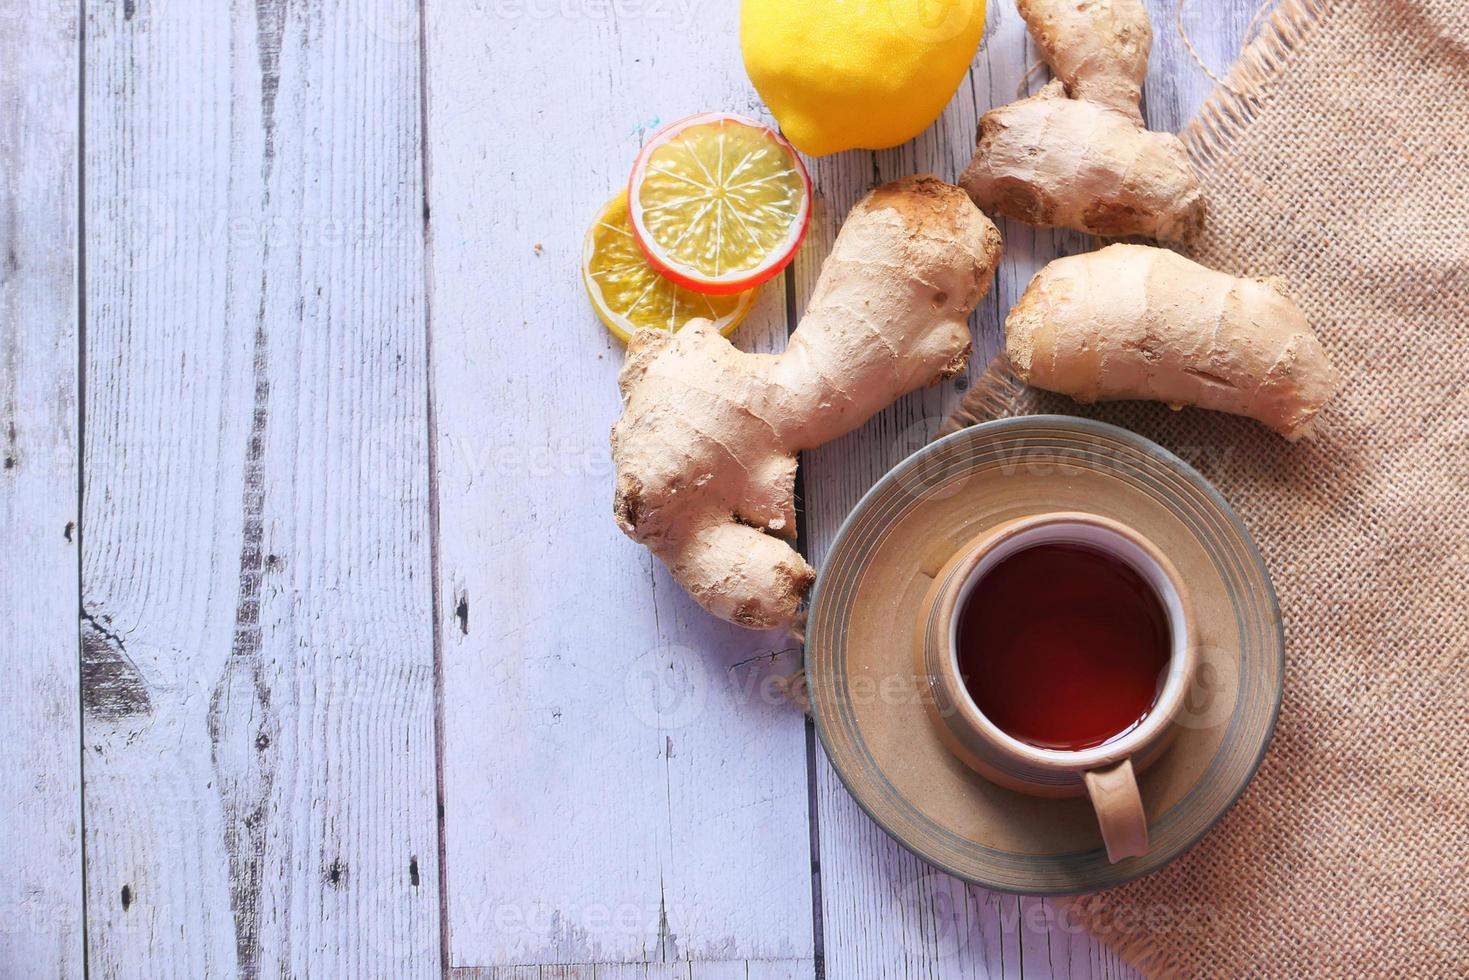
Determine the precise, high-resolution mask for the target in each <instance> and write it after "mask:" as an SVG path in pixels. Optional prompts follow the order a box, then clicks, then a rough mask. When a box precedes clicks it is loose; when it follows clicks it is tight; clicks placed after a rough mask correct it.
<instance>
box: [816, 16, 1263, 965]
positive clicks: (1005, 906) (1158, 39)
mask: <svg viewBox="0 0 1469 980" xmlns="http://www.w3.org/2000/svg"><path fill="white" fill-rule="evenodd" d="M1173 2H1174V0H1150V4H1149V7H1150V12H1151V14H1152V16H1153V18H1154V33H1155V45H1154V56H1153V61H1152V65H1151V71H1150V75H1149V85H1148V90H1147V93H1146V104H1147V108H1148V114H1149V118H1150V121H1151V122H1152V125H1154V126H1155V127H1158V128H1167V129H1177V128H1179V127H1181V126H1182V124H1183V123H1184V122H1185V121H1186V119H1187V118H1188V117H1189V116H1190V115H1191V114H1192V113H1193V111H1194V110H1195V109H1196V108H1197V106H1198V105H1199V104H1200V103H1202V101H1203V99H1204V98H1205V96H1206V95H1207V94H1208V92H1209V91H1210V90H1211V89H1212V85H1213V83H1212V82H1210V81H1209V80H1208V78H1207V76H1205V75H1204V74H1203V73H1202V72H1201V71H1199V70H1198V69H1197V68H1196V67H1195V66H1194V64H1193V62H1192V60H1191V59H1189V56H1188V54H1187V52H1186V50H1185V49H1184V47H1183V45H1182V44H1181V42H1180V41H1179V40H1178V38H1177V35H1176V32H1175V29H1174V21H1173V13H1174V5H1173ZM1193 6H1195V7H1197V8H1199V9H1198V10H1195V11H1193V12H1191V13H1190V14H1189V15H1188V17H1187V19H1186V23H1187V24H1188V26H1189V27H1190V29H1191V36H1192V37H1193V40H1194V43H1195V46H1196V47H1197V48H1198V49H1199V51H1200V53H1201V54H1202V55H1203V56H1204V57H1205V58H1206V59H1207V60H1210V61H1212V62H1213V64H1214V65H1215V66H1227V65H1228V64H1229V63H1230V62H1231V61H1232V60H1233V53H1234V51H1235V50H1236V49H1237V46H1238V42H1237V40H1230V39H1231V38H1238V37H1239V35H1240V34H1241V33H1242V32H1243V30H1244V27H1245V24H1246V23H1247V22H1248V20H1249V19H1250V16H1252V15H1253V9H1248V10H1247V9H1246V7H1247V6H1248V0H1231V3H1229V4H1227V5H1226V4H1205V3H1197V4H1194V5H1193ZM989 21H990V23H989V29H988V31H987V35H986V41H985V44H984V47H983V49H982V50H981V52H980V54H979V56H978V58H977V59H976V63H975V67H974V69H973V70H972V71H971V72H970V77H969V79H968V81H967V82H966V83H965V85H964V86H962V87H961V88H960V91H959V93H958V95H957V96H956V98H955V100H954V102H953V103H951V104H950V106H949V107H948V109H947V110H946V112H945V113H944V116H943V117H942V119H941V120H940V121H939V123H938V124H937V125H936V126H935V127H933V128H932V129H930V130H929V131H928V132H927V133H925V134H924V135H923V136H921V137H919V139H918V140H916V141H915V142H914V143H912V144H909V145H908V146H905V147H901V148H899V149H897V150H892V151H884V152H881V153H877V154H865V155H864V154H857V153H850V154H844V155H840V156H837V157H832V158H827V159H824V160H821V161H818V162H817V164H816V165H815V166H814V168H813V176H814V177H815V179H816V180H817V183H818V185H819V189H820V193H821V196H822V197H823V199H824V207H823V208H822V209H821V211H820V212H819V214H818V220H817V222H815V223H814V225H813V230H812V236H811V238H812V245H811V246H810V247H808V248H807V249H806V250H805V251H804V252H803V254H802V256H801V258H800V259H799V260H798V266H797V271H796V275H795V284H796V298H797V300H798V305H799V306H804V304H805V301H806V297H807V296H808V295H809V292H810V290H811V288H812V287H813V286H814V283H815V277H816V274H817V272H818V271H819V268H820V262H821V260H822V259H823V258H824V256H825V254H826V252H827V250H828V249H829V248H830V244H831V241H832V240H833V238H834V236H835V231H836V229H837V228H838V227H839V225H840V220H841V218H842V217H843V216H844V215H845V213H846V211H847V209H848V208H849V207H850V206H851V204H852V203H854V202H855V200H856V199H857V197H859V196H860V195H861V193H862V192H863V191H865V190H866V189H867V188H868V187H870V186H872V185H873V184H875V183H877V182H879V181H881V180H887V179H892V178H894V177H897V176H901V175H903V174H906V173H912V172H915V171H929V172H934V173H937V174H938V175H939V176H941V177H943V178H945V179H947V180H954V179H955V178H956V177H957V175H958V174H959V172H960V171H961V170H962V169H963V167H964V166H965V165H966V164H967V163H968V161H969V159H970V156H971V155H972V152H973V145H974V134H975V128H976V124H977V121H978V117H979V115H982V114H983V113H984V112H985V111H986V110H987V109H988V108H990V107H992V106H996V105H1001V104H1003V103H1006V102H1010V101H1013V100H1014V98H1015V97H1016V90H1017V86H1018V85H1019V84H1020V83H1021V80H1022V77H1023V76H1024V75H1025V73H1026V71H1027V69H1028V68H1029V67H1030V66H1032V65H1033V64H1035V62H1036V61H1037V60H1038V55H1037V53H1036V51H1035V48H1034V46H1033V45H1032V44H1031V43H1030V41H1029V38H1028V36H1027V34H1026V30H1025V25H1024V22H1023V21H1022V20H1021V19H1020V17H1019V15H1018V13H1017V12H1016V11H1015V9H1014V7H1013V6H1012V5H1011V4H1009V3H1006V2H1003V0H1002V2H998V3H993V4H991V7H990V11H989ZM1217 70H1218V68H1217V67H1216V71H1217ZM1045 77H1046V76H1045V71H1044V69H1043V68H1042V69H1040V70H1039V71H1038V74H1037V75H1036V76H1034V77H1033V80H1032V82H1031V90H1032V91H1033V90H1034V89H1035V87H1037V86H1038V85H1039V84H1041V83H1042V82H1043V81H1044V79H1045ZM999 224H1000V227H1001V231H1002V233H1003V235H1004V239H1005V250H1006V251H1005V258H1004V261H1003V262H1002V265H1001V268H1000V270H999V273H998V276H997V279H996V283H995V288H994V289H993V290H992V292H991V294H990V296H989V297H988V298H987V300H986V301H985V302H984V303H983V304H982V305H981V308H980V310H979V311H978V312H977V314H976V317H975V334H976V335H975V355H974V357H973V359H972V361H971V364H970V369H969V373H968V377H966V378H961V379H956V381H954V382H951V383H950V384H949V385H947V386H944V387H941V388H939V389H936V390H931V391H927V392H921V393H916V394H914V395H912V396H910V397H909V398H907V399H905V400H903V401H902V402H901V403H899V404H898V405H896V406H894V407H893V408H892V409H890V410H888V411H887V412H884V413H882V414H881V415H880V416H878V417H877V418H876V419H874V420H873V421H872V422H871V423H869V424H868V425H867V426H865V427H863V428H862V429H860V430H859V431H857V432H855V433H852V434H851V435H849V436H847V437H846V438H844V439H841V440H838V441H837V442H835V443H832V444H831V445H829V446H826V447H823V448H822V449H820V450H817V451H816V452H813V453H808V454H807V455H806V457H805V458H804V460H803V467H804V469H803V474H804V480H805V490H806V531H807V535H808V538H807V540H808V542H809V547H810V552H811V556H812V557H813V558H814V559H815V560H817V561H819V560H820V559H821V558H822V557H823V556H824V555H825V553H826V551H827V549H828V548H829V547H830V545H831V542H832V539H833V537H834V535H835V533H836V530H837V528H838V527H839V526H840V523H841V521H842V519H843V518H844V517H845V516H846V514H847V513H848V512H849V511H850V509H851V508H852V507H853V506H854V505H855V504H856V502H857V500H858V499H859V498H860V497H861V495H862V494H863V493H864V492H866V490H867V489H868V488H869V487H870V486H871V485H872V484H873V483H874V482H875V481H876V480H877V479H878V478H879V477H880V476H881V475H882V474H883V473H884V472H886V471H887V470H888V469H889V468H891V467H892V466H894V465H896V464H897V463H898V462H899V461H900V460H902V459H903V457H905V456H906V455H908V454H909V453H911V452H913V451H915V450H916V449H918V448H920V447H921V446H922V445H923V444H924V443H926V442H927V441H928V440H929V439H930V438H932V436H933V435H934V434H935V433H936V431H937V429H938V427H939V426H940V425H941V424H942V422H943V420H944V419H945V418H946V417H947V416H948V414H949V413H950V412H951V411H952V410H953V409H954V408H955V407H957V405H958V403H959V401H960V400H961V399H962V397H963V391H964V389H966V388H967V387H968V384H969V382H970V381H971V380H972V379H973V378H974V377H976V376H978V375H979V374H980V373H982V372H983V370H984V368H985V366H986V365H987V363H988V361H989V360H990V358H991V357H992V356H993V355H994V353H996V352H997V351H998V350H999V347H1000V344H1001V337H1002V333H1001V330H1002V324H1003V318H1004V314H1005V312H1007V311H1008V310H1009V308H1010V306H1011V305H1013V303H1014V302H1015V300H1017V299H1018V298H1019V296H1020V294H1021V293H1022V292H1023V291H1024V289H1025V286H1026V285H1027V284H1028V283H1029V280H1030V277H1031V276H1032V275H1033V274H1034V273H1035V272H1036V271H1037V270H1038V269H1039V268H1040V267H1041V266H1042V265H1044V264H1045V263H1046V262H1048V261H1050V259H1052V258H1054V257H1056V256H1058V255H1064V254H1072V253H1075V252H1080V251H1085V250H1087V249H1089V248H1091V247H1093V245H1094V242H1093V240H1091V239H1090V238H1088V237H1087V236H1084V235H1080V234H1077V233H1074V232H1069V231H1064V230H1063V231H1053V230H1046V229H1035V228H1030V227H1028V226H1026V225H1024V224H1021V223H1019V222H1014V221H1000V222H999ZM815 775H816V782H817V804H816V811H817V813H816V820H817V823H818V828H819V836H820V851H821V892H822V924H823V939H824V947H825V961H826V967H827V975H828V976H832V977H842V978H844V980H845V978H853V980H868V978H871V980H877V978H897V977H910V976H925V977H927V976H941V977H944V978H946V980H947V978H950V977H953V978H962V977H974V978H979V977H1002V976H1003V977H1020V976H1023V977H1051V976H1055V977H1074V978H1085V977H1103V976H1105V977H1112V976H1123V975H1128V971H1127V968H1126V967H1125V965H1124V964H1122V963H1121V962H1120V961H1119V960H1118V959H1117V957H1116V956H1115V954H1113V953H1111V952H1110V951H1109V950H1107V949H1106V948H1105V947H1104V946H1102V945H1101V944H1100V943H1099V942H1098V941H1097V940H1095V939H1094V938H1092V937H1090V936H1088V935H1086V934H1085V933H1083V932H1081V931H1080V930H1078V929H1077V928H1076V927H1075V925H1074V923H1071V922H1070V921H1069V920H1067V919H1066V918H1065V917H1064V915H1063V914H1062V913H1061V912H1060V911H1059V910H1058V908H1057V907H1055V906H1054V904H1053V903H1050V902H1042V901H1040V900H1033V899H1024V900H1021V899H1017V898H1015V897H1014V896H1006V895H999V894H994V893H990V892H987V891H985V890H984V889H981V888H977V887H974V886H969V885H966V884H964V883H963V882H959V881H956V880H954V879H952V878H949V877H948V876H946V875H943V874H940V873H938V872H936V871H934V870H933V869H931V868H929V867H928V866H927V865H925V864H924V863H922V862H921V861H919V860H918V859H916V858H914V857H913V856H912V855H910V854H908V853H907V852H906V851H904V850H902V849H901V848H899V847H898V846H897V845H896V844H894V843H893V842H892V841H891V840H889V839H888V838H887V837H886V836H885V835H884V834H883V833H882V831H881V830H880V829H879V828H877V827H876V826H875V825H874V824H873V823H872V821H871V820H870V819H868V818H867V816H866V815H865V814H863V813H862V812H861V810H860V809H858V807H857V806H856V805H855V804H854V803H853V802H852V800H851V798H850V797H849V796H848V795H847V793H846V790H845V789H844V788H843V787H842V786H841V783H840V781H839V780H838V779H837V777H836V775H835V773H834V772H833V771H832V769H831V767H830V764H829V763H828V762H827V761H826V759H825V756H824V754H822V753H820V752H819V750H818V761H817V769H816V774H815Z"/></svg>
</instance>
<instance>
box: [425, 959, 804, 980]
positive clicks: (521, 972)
mask: <svg viewBox="0 0 1469 980" xmlns="http://www.w3.org/2000/svg"><path fill="white" fill-rule="evenodd" d="M812 973H813V964H812V962H811V960H809V959H802V960H734V961H727V962H722V963H721V962H716V961H711V960H699V961H695V960H674V961H667V962H657V963H578V964H566V965H560V966H502V967H492V968H480V967H460V968H457V969H455V970H453V971H452V972H451V973H450V976H451V977H452V978H453V980H806V978H809V977H811V976H812Z"/></svg>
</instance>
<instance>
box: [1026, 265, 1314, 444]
mask: <svg viewBox="0 0 1469 980" xmlns="http://www.w3.org/2000/svg"><path fill="white" fill-rule="evenodd" d="M1005 347H1006V353H1007V354H1008V356H1009V359H1010V363H1011V366H1012V368H1013V369H1014V371H1015V373H1016V374H1017V375H1018V376H1019V377H1020V379H1021V380H1023V381H1025V382H1027V383H1028V384H1032V385H1035V386H1036V387H1037V388H1045V389H1047V390H1050V391H1057V392H1060V393H1062V394H1065V395H1070V396H1072V397H1073V398H1075V399H1077V400H1078V401H1082V402H1092V401H1107V400H1113V399H1124V398H1144V399H1153V400H1157V401H1163V402H1167V403H1168V404H1169V405H1170V406H1172V407H1173V408H1182V407H1183V406H1185V405H1197V406H1199V407H1201V408H1209V409H1213V410H1215V411H1219V412H1231V413H1233V414H1235V415H1245V416H1248V417H1250V418H1253V419H1258V420H1259V421H1261V422H1263V423H1265V424H1266V425H1268V426H1270V427H1271V428H1272V429H1275V430H1276V431H1277V432H1280V433H1281V434H1283V435H1284V436H1286V437H1287V438H1289V439H1297V438H1299V437H1300V436H1302V435H1304V434H1306V433H1307V432H1308V431H1309V428H1310V425H1311V421H1312V419H1313V418H1315V416H1316V413H1317V412H1319V411H1320V410H1321V408H1322V406H1323V405H1325V404H1326V403H1327V401H1329V400H1330V399H1331V396H1332V394H1333V393H1334V392H1335V390H1336V386H1337V382H1338V375H1337V373H1336V371H1335V370H1334V369H1333V368H1332V367H1331V365H1330V364H1329V363H1327V360H1326V353H1325V352H1324V351H1323V350H1322V349H1321V344H1320V343H1319V342H1318V341H1317V339H1316V336H1315V334H1313V333H1312V332H1311V328H1310V326H1309V325H1308V324H1307V323H1306V317H1305V314H1303V313H1302V312H1301V310H1300V308H1299V307H1298V306H1296V304H1295V303H1294V302H1292V301H1291V300H1290V299H1289V298H1288V297H1286V296H1285V295H1284V294H1283V293H1282V292H1281V291H1280V289H1279V288H1278V286H1277V282H1276V281H1275V280H1271V279H1236V278H1235V277H1233V276H1230V275H1226V274H1225V273H1223V272H1215V271H1214V270H1213V269H1208V268H1205V267H1204V266H1202V265H1199V264H1198V263H1197V262H1191V261H1189V260H1188V259H1186V258H1184V257H1183V256H1181V255H1178V254H1176V253H1174V252H1170V251H1168V250H1166V249H1161V248H1151V247H1148V246H1145V245H1111V246H1109V247H1107V248H1104V249H1102V250H1101V251H1098V252H1090V253H1087V254H1085V255H1075V256H1072V257H1070V258H1064V259H1057V260H1056V261H1055V262H1052V263H1051V264H1050V265H1048V266H1046V267H1045V268H1044V269H1042V270H1041V271H1040V272H1039V273H1038V274H1037V275H1036V277H1035V278H1034V279H1033V280H1031V283H1030V286H1029V287H1028V288H1027V289H1026V290H1025V295H1024V296H1022V297H1021V298H1020V302H1019V303H1017V304H1016V305H1015V307H1014V309H1012V310H1011V311H1010V316H1009V317H1008V318H1007V319H1006V321H1005Z"/></svg>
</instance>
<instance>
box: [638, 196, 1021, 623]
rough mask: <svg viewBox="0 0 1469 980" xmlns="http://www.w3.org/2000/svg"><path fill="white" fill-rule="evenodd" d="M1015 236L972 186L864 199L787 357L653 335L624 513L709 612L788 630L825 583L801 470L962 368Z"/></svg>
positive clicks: (689, 329) (642, 338) (645, 358)
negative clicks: (806, 554)
mask: <svg viewBox="0 0 1469 980" xmlns="http://www.w3.org/2000/svg"><path fill="white" fill-rule="evenodd" d="M999 256H1000V235H999V232H998V231H997V230H996V229H995V226H994V225H993V224H991V223H990V221H989V219H988V218H986V217H985V216H984V215H983V214H982V213H980V211H979V210H978V209H977V208H975V206H974V205H973V204H972V203H970V201H969V199H968V198H967V197H966V196H965V195H964V193H963V192H962V191H960V190H959V189H958V188H957V187H953V186H951V185H949V184H945V183H942V182H941V181H939V180H937V179H936V178H933V177H910V178H906V179H904V180H900V181H897V182H895V183H891V184H887V185H884V186H882V187H879V188H878V189H877V190H875V191H873V192H871V193H870V194H868V195H867V196H866V197H865V198H863V199H862V200H861V201H860V202H858V204H857V205H856V207H854V208H853V209H852V213H851V214H850V215H849V216H848V218H847V222H846V224H845V225H844V226H843V228H842V230H841V233H840V234H839V235H838V236H837V240H836V244H835V245H834V247H833V249H832V252H831V255H830V257H829V258H827V260H826V264H825V265H824V266H823V267H822V270H821V276H820V279H819V280H818V281H817V284H816V290H815V293H814V294H813V296H812V297H811V302H810V305H809V307H808V308H807V310H806V315H805V316H804V317H803V318H802V320H801V324H800V327H799V328H798V329H797V330H796V331H795V332H794V333H793V334H792V335H791V338H790V343H789V345H788V347H787V349H786V351H785V352H784V353H782V354H749V353H745V352H742V351H740V350H738V349H736V348H735V347H734V346H732V345H731V344H730V343H729V341H727V340H725V339H724V338H723V337H721V336H720V335H719V333H718V332H717V331H716V330H715V329H714V327H713V326H712V325H711V324H710V323H709V322H707V321H703V320H696V321H693V322H691V323H689V324H688V325H687V326H685V327H684V328H683V329H682V330H680V331H679V332H678V333H676V334H665V333H661V332H654V331H640V332H638V333H637V334H634V336H633V338H632V342H631V343H630V344H629V345H628V352H627V360H626V362H625V364H624V365H623V368H622V373H621V375H620V377H619V381H618V383H619V386H620V387H621V389H622V397H623V403H624V411H623V415H622V418H621V419H620V420H619V421H618V422H617V424H616V426H614V427H613V430H612V456H613V460H614V462H615V463H616V465H617V490H616V499H615V503H614V513H615V515H616V518H617V523H618V525H619V526H620V527H621V528H622V530H623V531H624V532H625V533H626V534H627V535H628V536H629V537H631V538H632V539H633V540H635V541H638V542H640V543H642V544H645V545H647V546H648V548H650V549H651V550H652V551H653V553H654V554H655V555H656V556H657V557H658V558H659V559H661V560H662V561H663V563H664V564H666V565H667V566H668V568H669V570H670V571H671V572H672V573H673V576H674V578H675V579H676V580H677V581H678V582H679V584H680V585H682V586H683V587H684V589H686V590H687V591H688V592H689V594H690V595H692V596H693V597H694V598H695V599H696V600H697V601H698V602H699V603H700V604H701V605H702V606H703V607H704V608H705V609H707V610H709V611H710V612H711V613H713V614H714V615H716V616H719V617H721V618H723V619H726V620H729V621H731V622H734V623H738V624H740V625H741V626H746V627H750V628H752V629H770V628H778V627H787V626H790V625H792V624H794V623H795V622H796V621H797V619H798V617H799V614H800V605H801V602H802V600H803V598H804V597H805V594H806V591H807V589H808V588H809V587H810V585H811V582H812V580H813V579H814V577H815V573H814V572H813V571H812V569H811V566H810V565H808V564H807V563H806V562H805V560H804V559H802V557H801V556H800V555H799V554H798V553H797V552H796V550H795V549H794V548H793V547H792V546H791V544H790V541H791V540H792V539H794V537H795V534H796V517H795V478H796V454H797V452H799V451H800V450H802V449H812V448H815V447H816V446H819V445H821V444H822V443H825V442H828V441H830V440H831V439H834V438H836V437H837V436H840V435H842V434H844V433H846V432H848V431H850V430H852V429H854V428H856V427H857V426H859V425H861V424H862V423H863V422H865V421H866V420H867V419H868V418H870V417H871V416H872V415H874V414H876V413H877V412H878V411H880V410H881V409H883V408H884V407H886V406H887V405H888V404H889V403H891V402H892V401H893V400H895V399H896V398H898V397H899V396H900V395H903V394H906V393H907V392H910V391H912V390H914V389H916V388H920V387H922V386H924V385H929V384H933V383H934V382H936V381H939V380H942V379H944V378H948V377H950V376H952V375H954V374H956V373H958V372H959V371H960V370H962V369H963V367H964V364H965V362H966V361H967V360H968V357H969V351H970V346H971V342H970V336H969V324H968V320H969V314H970V313H971V312H973V310H974V307H975V306H976V305H977V304H978V302H979V300H980V298H981V297H982V296H984V294H985V293H986V292H987V291H988V289H989V284H990V281H991V279H992V277H993V275H994V270H995V265H996V263H997V262H998V261H999Z"/></svg>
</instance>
